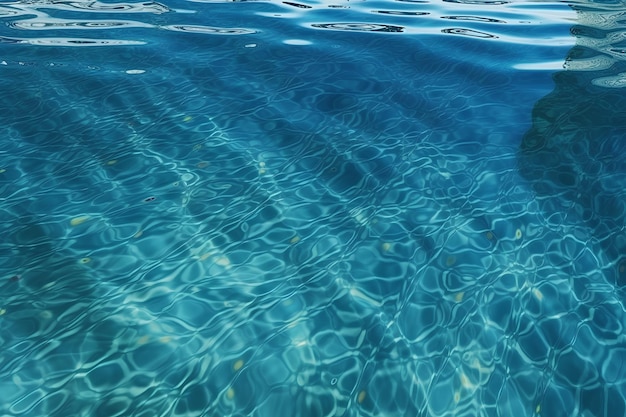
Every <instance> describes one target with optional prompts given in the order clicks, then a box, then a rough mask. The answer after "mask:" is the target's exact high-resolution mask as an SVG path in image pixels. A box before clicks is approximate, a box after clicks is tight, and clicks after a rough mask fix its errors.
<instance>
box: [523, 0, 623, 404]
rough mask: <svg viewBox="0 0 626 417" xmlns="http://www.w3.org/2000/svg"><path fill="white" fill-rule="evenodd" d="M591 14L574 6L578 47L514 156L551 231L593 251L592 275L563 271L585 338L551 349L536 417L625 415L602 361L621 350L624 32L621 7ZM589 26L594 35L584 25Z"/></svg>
mask: <svg viewBox="0 0 626 417" xmlns="http://www.w3.org/2000/svg"><path fill="white" fill-rule="evenodd" d="M594 6H595V7H597V8H591V7H589V6H587V7H585V8H584V9H583V7H581V6H572V7H573V8H574V10H576V11H577V13H578V15H579V22H578V24H577V25H576V26H575V27H573V28H572V34H573V35H575V36H576V37H577V45H576V46H574V47H573V48H572V49H571V50H570V52H569V54H568V56H567V58H566V62H565V65H564V70H562V71H559V72H557V73H556V74H555V75H554V77H553V78H554V84H555V87H554V90H553V91H552V92H551V93H550V94H548V95H547V96H545V97H543V98H542V99H541V100H539V101H538V102H537V103H536V105H535V106H534V109H533V112H532V128H531V129H530V130H529V131H528V132H527V133H526V134H525V136H524V137H523V139H522V142H521V146H520V150H519V169H520V172H521V174H522V175H523V176H524V177H525V178H526V179H527V180H528V181H529V182H530V184H531V186H532V188H533V190H534V191H535V193H536V196H537V199H538V201H539V202H540V207H541V210H542V211H543V215H544V216H545V218H546V219H550V218H551V217H552V218H554V219H559V220H554V221H551V220H546V221H547V222H548V226H549V227H550V228H552V229H554V230H555V231H558V233H560V234H563V235H566V234H570V233H574V234H576V233H578V234H579V236H584V238H581V240H582V242H581V243H582V244H584V245H586V246H587V247H588V248H593V251H594V256H595V259H596V263H597V265H596V266H595V268H596V271H591V272H590V271H586V272H584V273H581V272H580V271H578V272H576V271H575V269H576V267H581V257H578V258H576V259H572V260H571V262H572V265H573V266H572V269H571V270H569V271H567V273H568V274H571V275H570V276H571V277H572V279H571V281H570V282H571V285H572V288H571V291H572V293H573V294H574V296H575V298H576V300H578V306H577V307H573V308H574V309H575V310H576V313H575V315H577V316H578V318H575V320H580V321H585V320H587V319H586V317H589V319H588V320H587V321H588V327H585V330H584V331H578V333H577V335H576V337H568V338H567V339H564V340H566V341H567V343H566V345H565V346H561V347H559V346H555V345H554V344H552V343H551V344H550V345H551V346H550V349H551V350H552V351H555V352H558V353H556V354H557V356H558V357H559V360H558V363H557V365H556V369H555V374H554V376H553V377H552V380H551V381H549V382H547V383H546V387H545V388H544V389H541V390H540V391H542V393H541V394H540V395H541V396H542V398H541V399H537V401H540V402H541V403H542V404H544V405H545V406H544V407H542V409H541V411H542V414H543V413H544V412H545V413H547V414H550V415H562V414H558V413H562V412H563V410H565V409H569V410H571V409H573V408H574V407H576V409H577V410H579V412H580V414H579V415H584V416H591V415H594V416H606V415H613V414H615V415H617V414H620V415H621V414H623V411H624V407H625V400H624V397H623V394H617V392H616V391H619V390H620V389H622V388H620V387H622V386H623V381H624V378H625V374H624V371H623V369H617V368H614V363H613V360H614V358H613V357H612V355H611V354H610V353H609V351H610V350H611V349H614V347H615V346H616V345H622V346H623V342H621V343H620V342H615V341H614V339H615V337H616V335H618V334H620V333H621V329H622V323H623V308H624V307H623V304H624V302H625V300H626V296H625V294H626V289H625V288H626V232H625V230H624V225H625V222H626V187H625V182H624V179H625V178H626V159H625V154H626V61H625V60H624V58H623V56H622V55H623V51H624V49H623V46H622V44H621V43H620V42H619V40H616V36H615V35H616V34H617V33H623V31H624V29H625V27H624V26H625V23H624V21H623V20H621V21H620V20H619V16H622V15H623V12H619V10H616V8H617V7H618V5H607V4H604V5H598V4H594ZM621 8H622V10H623V8H624V5H623V4H622V5H621ZM586 22H594V23H592V24H590V25H594V27H591V26H590V27H587V26H583V25H584V24H586ZM599 22H601V23H599ZM584 240H586V241H584ZM546 255H547V256H550V254H549V253H547V254H546ZM554 255H555V256H559V257H563V256H566V254H564V253H554ZM547 279H549V278H547ZM564 319H565V317H562V318H561V319H559V320H558V321H557V322H555V323H554V324H555V325H557V323H558V326H557V327H558V330H556V331H555V332H554V333H555V334H559V335H561V336H563V335H564V334H563V328H565V327H563V328H561V325H562V323H563V322H564ZM546 323H547V322H546V321H542V322H541V323H540V324H539V326H538V332H539V333H543V334H544V335H546V334H549V333H551V329H550V328H549V326H546ZM586 326H587V325H586ZM553 330H554V329H553ZM579 330H580V325H579ZM523 344H524V342H522V345H523ZM522 348H523V349H524V348H525V347H524V346H522ZM572 348H573V350H571V349H572ZM567 350H570V352H571V353H568V352H567ZM584 350H588V351H589V352H594V354H593V358H591V359H590V358H585V356H584V354H583V355H581V354H580V352H581V351H584ZM576 352H577V353H576ZM574 353H575V354H574ZM619 360H620V361H621V360H623V359H619ZM608 369H612V370H611V371H607V370H608ZM557 404H558V406H557ZM607 410H608V414H607ZM563 415H564V414H563ZM568 415H569V414H568Z"/></svg>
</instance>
